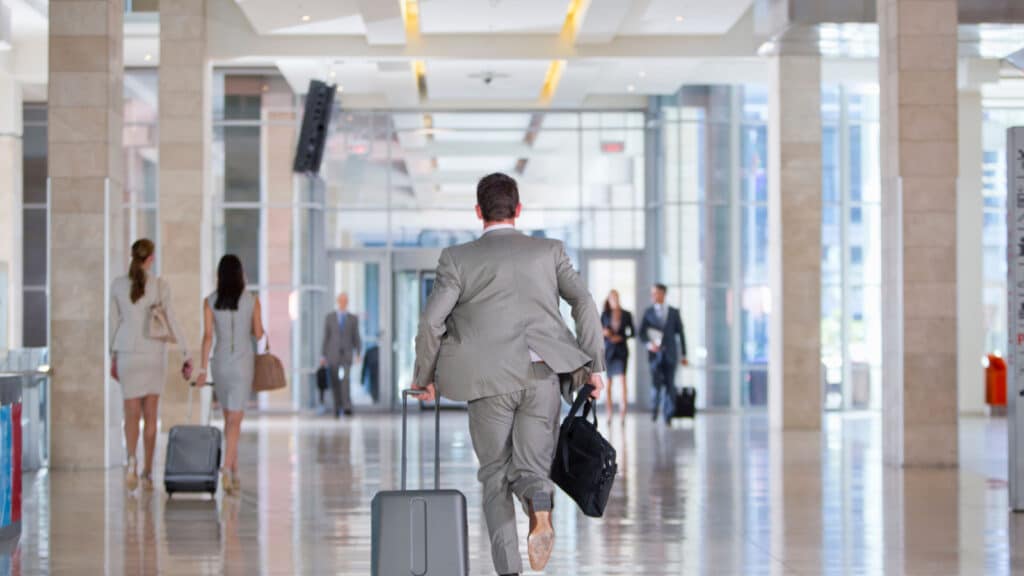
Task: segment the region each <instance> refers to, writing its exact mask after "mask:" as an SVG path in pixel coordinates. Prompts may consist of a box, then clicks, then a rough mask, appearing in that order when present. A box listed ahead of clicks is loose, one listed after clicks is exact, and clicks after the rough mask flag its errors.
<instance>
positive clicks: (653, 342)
mask: <svg viewBox="0 0 1024 576" xmlns="http://www.w3.org/2000/svg"><path fill="white" fill-rule="evenodd" d="M667 292H668V288H667V287H666V286H665V285H664V284H655V285H654V287H652V288H651V300H652V301H653V304H652V305H651V307H650V308H648V309H647V311H646V312H644V318H643V321H642V322H641V323H640V340H641V341H642V342H643V343H644V344H646V345H647V358H648V360H650V363H651V380H652V381H653V384H654V386H653V387H652V389H651V409H652V411H653V415H652V420H657V419H658V408H659V406H660V407H661V409H662V413H663V414H664V416H665V423H666V424H671V422H672V413H673V412H674V411H675V402H676V385H675V380H676V366H677V364H682V365H683V366H686V365H687V363H688V362H687V359H686V335H685V334H684V333H683V319H682V316H681V315H680V314H679V309H678V308H673V307H672V306H669V305H668V304H666V303H665V294H666V293H667ZM677 338H678V340H679V342H678V346H677V345H676V339H677Z"/></svg>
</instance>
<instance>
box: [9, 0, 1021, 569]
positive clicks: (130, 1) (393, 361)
mask: <svg viewBox="0 0 1024 576" xmlns="http://www.w3.org/2000/svg"><path fill="white" fill-rule="evenodd" d="M1022 50H1024V3H1022V2H1019V1H1017V0H959V1H958V0H718V1H716V2H706V1H696V0H684V1H680V0H302V1H296V2H281V1H279V0H49V1H47V0H0V574H8V573H9V574H99V573H105V574H114V575H120V574H257V573H258V574H267V575H269V574H353V575H357V574H358V575H362V574H368V573H369V572H370V548H371V530H370V501H371V499H372V498H373V495H374V494H375V493H376V492H378V491H380V490H387V489H393V488H395V487H397V485H398V484H399V481H400V478H399V476H400V458H401V426H400V423H401V419H400V407H401V390H402V389H403V388H405V387H407V386H408V385H409V384H410V383H411V381H412V370H413V361H414V354H415V350H414V337H415V333H416V327H417V322H418V319H419V313H420V310H421V309H422V307H423V305H424V303H425V301H426V299H427V298H428V295H429V292H430V289H431V287H432V285H433V282H434V279H435V276H434V268H435V266H436V264H437V260H438V256H439V254H440V252H441V250H442V249H443V248H445V247H447V246H451V245H454V244H459V243H463V242H467V241H471V240H473V239H475V238H477V237H478V236H479V235H480V232H481V230H480V222H479V221H478V220H477V218H476V215H475V214H474V211H473V206H474V204H475V195H474V192H475V186H476V182H477V180H478V179H479V178H480V177H481V176H483V175H485V174H487V173H490V172H494V171H502V172H506V173H508V174H510V175H512V176H514V177H515V178H516V179H517V180H518V182H519V187H520V191H521V193H522V202H523V216H522V218H521V220H520V221H519V222H518V227H519V228H520V229H521V230H523V231H524V232H526V233H528V234H531V235H534V236H539V237H547V238H556V239H559V240H562V241H563V242H565V245H566V247H567V250H568V252H569V254H570V256H571V258H572V260H573V262H574V264H575V266H576V267H577V268H578V269H579V270H580V272H581V274H582V275H583V277H584V279H585V280H586V282H587V283H588V285H589V287H590V290H591V292H592V295H593V296H594V299H595V304H596V305H597V306H598V307H601V306H603V305H604V301H605V298H606V296H607V294H608V293H609V291H611V290H613V289H614V290H617V291H618V292H619V294H620V295H621V298H622V303H623V306H624V308H626V309H628V310H632V311H634V315H639V314H640V313H641V312H642V311H643V310H644V309H645V308H646V307H647V306H648V305H649V296H648V294H649V292H648V289H649V287H650V286H651V285H652V284H654V283H663V284H665V285H666V286H667V287H668V302H669V303H670V304H671V305H672V306H675V307H678V308H679V310H680V311H681V314H682V318H683V323H684V326H685V330H686V338H687V343H688V346H689V355H688V359H689V365H688V366H685V367H680V368H679V370H678V372H677V376H676V378H677V384H678V385H679V386H689V387H693V388H694V389H695V390H696V392H697V408H698V413H697V416H696V417H695V418H694V419H692V420H690V419H680V420H677V421H674V422H673V423H672V425H671V426H668V427H666V426H664V425H661V424H656V423H652V422H651V419H650V415H649V408H648V394H649V391H650V390H651V378H650V375H649V373H648V371H647V369H646V366H645V362H644V358H643V356H644V350H643V348H642V346H641V345H640V344H639V343H637V342H632V343H631V344H630V347H631V350H632V354H631V355H630V360H629V364H628V372H627V384H626V390H627V392H626V397H625V398H622V397H621V396H622V393H621V389H620V388H619V387H618V384H617V383H616V384H615V386H616V387H615V389H614V396H615V402H616V403H622V402H627V403H628V406H629V414H628V415H627V416H625V417H619V415H618V413H617V412H616V413H615V415H614V416H613V417H611V418H607V419H606V417H605V406H604V405H603V402H604V401H603V400H602V402H601V404H602V405H599V406H598V407H597V408H598V414H599V415H600V424H599V426H600V429H601V431H602V432H604V433H605V434H606V436H607V437H608V438H609V440H610V441H611V442H612V444H613V445H615V447H616V449H617V450H618V456H619V475H618V477H617V478H616V481H615V486H614V489H613V491H612V495H611V500H610V502H609V506H608V509H607V511H606V513H605V516H604V518H601V519H592V518H587V517H585V516H584V515H583V514H582V513H580V512H579V511H578V509H577V508H576V506H575V505H574V504H573V502H572V501H571V500H570V499H569V498H568V497H566V496H565V495H564V494H559V495H558V496H557V498H556V503H555V530H556V534H557V540H556V546H555V552H554V554H553V556H552V560H551V563H550V564H549V566H548V569H547V573H549V574H580V575H583V574H592V575H612V574H636V575H639V574H652V575H653V574H659V575H660V574H665V575H667V574H715V575H716V576H719V575H721V576H725V575H731V574H737V575H739V574H744V575H747V574H771V575H778V574H865V575H873V574H921V575H933V574H936V575H937V574H950V575H952V574H964V575H968V574H969V575H975V574H992V575H1003V574H1018V573H1021V574H1024V549H1022V550H1020V551H1018V550H1017V549H1016V543H1017V542H1018V541H1019V542H1022V544H1024V515H1021V514H1017V513H1015V512H1013V510H1012V509H1013V508H1014V507H1015V506H1014V503H1013V492H1014V490H1016V487H1015V485H1014V487H1013V488H1011V484H1013V483H1014V479H1013V478H1012V476H1013V469H1012V463H1013V459H1012V458H1011V456H1010V454H1011V450H1012V449H1013V447H1014V446H1015V444H1014V442H1013V441H1012V439H1011V435H1012V434H1013V433H1014V432H1013V430H1014V426H1013V423H1014V421H1015V415H1016V413H1015V402H1014V400H1015V398H1014V397H1015V396H1016V394H1017V391H1018V390H1021V386H1018V384H1017V383H1015V382H1014V378H1013V374H1012V369H1011V374H1010V378H1009V385H1008V390H1007V391H1006V392H1002V389H1001V388H999V386H998V385H997V384H998V382H995V381H990V379H991V378H993V377H994V376H997V375H998V374H997V372H998V370H997V368H998V367H999V366H1004V367H1005V364H1003V362H1004V359H1007V360H1009V361H1010V364H1011V367H1012V365H1013V362H1014V361H1015V360H1014V359H1013V358H1014V354H1015V353H1016V352H1017V350H1016V349H1017V348H1018V347H1019V346H1020V343H1019V341H1017V340H1019V338H1017V339H1015V337H1014V333H1015V332H1014V328H1013V327H1014V326H1015V325H1016V324H1015V323H1014V321H1013V320H1012V319H1013V318H1015V314H1014V312H1013V310H1014V308H1013V306H1014V304H1011V302H1015V301H1014V300H1012V296H1013V293H1014V292H1015V290H1022V291H1024V284H1020V283H1018V284H1017V286H1016V287H1015V286H1014V284H1015V282H1014V281H1012V280H1008V277H1013V274H1014V273H1015V271H1014V269H1013V267H1012V266H1010V265H1009V264H1008V262H1009V261H1010V259H1011V258H1012V257H1014V255H1015V252H1016V247H1015V246H1014V245H1013V244H1014V243H1016V240H1015V239H1014V238H1016V237H1015V236H1014V234H1015V231H1014V227H1013V226H1012V225H1011V226H1008V224H1007V222H1008V218H1009V216H1008V213H1009V214H1011V215H1012V214H1014V213H1015V212H1014V211H1015V206H1014V204H1013V202H1012V200H1013V198H1014V195H1013V194H1008V188H1010V189H1012V186H1008V171H1010V170H1012V169H1014V168H1015V166H1014V162H1015V156H1014V155H1013V152H1014V150H1013V149H1012V147H1011V146H1009V144H1008V141H1007V130H1008V129H1009V128H1011V127H1014V126H1024V71H1022V70H1024V52H1020V51H1022ZM1015 54H1017V55H1016V56H1015ZM312 80H319V81H322V82H325V83H327V84H330V85H334V86H335V87H336V93H335V98H334V101H333V105H332V107H331V113H330V122H329V125H328V128H327V135H326V143H325V146H324V152H323V161H322V164H321V166H320V168H319V170H318V171H316V172H313V173H310V172H305V173H297V172H295V171H294V169H293V168H294V161H295V155H296V143H297V140H298V138H299V133H300V129H301V125H302V121H303V116H304V108H305V102H306V95H307V91H308V89H309V85H310V82H311V81H312ZM1021 146H1022V147H1024V139H1022V142H1021ZM1008 148H1011V149H1010V150H1008ZM1022 150H1024V148H1022ZM1020 161H1021V162H1024V156H1022V158H1021V159H1020ZM1021 173H1022V176H1024V164H1021ZM1021 194H1024V192H1017V196H1018V203H1019V204H1020V202H1024V201H1022V200H1019V198H1021ZM1008 197H1009V198H1010V199H1011V202H1010V203H1008V201H1007V198H1008ZM1016 208H1024V204H1020V205H1019V206H1016ZM1008 228H1009V229H1008ZM139 238H151V239H153V240H154V242H155V243H156V247H157V252H156V263H155V268H154V271H155V272H156V273H158V274H159V276H160V277H161V278H163V279H165V280H166V281H167V283H168V286H169V287H170V288H171V294H172V298H173V306H174V309H175V310H176V311H177V316H178V320H179V322H180V323H181V325H182V328H183V330H184V333H185V334H186V336H187V338H186V341H187V343H188V344H189V345H190V346H191V349H190V352H191V353H192V355H193V357H194V358H195V357H197V356H198V354H199V351H198V345H199V342H200V340H201V336H200V332H201V323H202V305H201V303H202V300H203V298H204V297H205V296H206V295H207V294H210V293H211V292H212V291H213V290H214V287H215V284H216V266H217V262H218V260H219V259H220V258H221V256H223V255H224V254H237V255H238V256H239V257H240V258H241V261H242V262H243V264H244V266H245V269H246V274H247V281H248V289H250V290H252V291H253V292H254V293H255V294H257V295H258V296H259V297H260V301H261V303H262V314H263V322H264V325H265V326H266V328H267V332H268V335H269V338H268V344H269V345H270V348H271V349H272V350H273V351H274V354H275V355H277V356H278V357H279V358H280V359H281V360H282V362H283V364H284V366H285V370H286V374H287V377H288V386H287V388H285V389H283V390H277V391H273V392H267V393H260V394H255V395H253V396H252V398H251V399H250V402H249V406H248V409H247V414H246V419H245V422H244V424H243V428H242V438H241V447H240V457H239V460H240V476H241V477H242V480H243V488H242V490H241V492H240V494H237V495H234V496H232V495H225V494H222V493H218V494H217V495H216V497H214V498H209V497H207V496H189V495H175V496H174V497H173V498H168V496H167V494H166V493H165V491H164V489H163V487H162V484H161V482H160V480H161V478H162V475H163V463H164V457H163V454H164V445H165V443H166V440H167V432H168V430H169V429H170V428H171V427H172V426H176V425H180V424H184V423H186V422H195V421H199V422H202V423H211V424H213V425H215V426H218V427H219V426H222V425H223V421H222V418H221V416H220V412H219V408H218V403H217V401H216V399H215V398H213V394H212V392H211V390H210V389H204V390H202V391H200V392H199V393H197V394H195V395H194V398H193V395H192V394H190V392H189V387H188V385H187V383H186V382H185V381H184V380H182V378H181V376H180V375H179V374H177V373H175V371H174V370H168V375H167V379H166V383H165V386H164V392H163V395H162V397H161V408H160V430H161V434H160V436H159V438H158V449H157V457H156V467H155V470H154V475H155V479H156V480H157V487H156V489H155V490H154V491H152V492H146V491H128V490H126V487H125V485H124V473H123V468H122V467H123V466H124V464H125V460H126V447H125V440H124V436H123V433H122V421H123V416H124V415H123V409H122V391H121V387H120V386H119V384H118V382H116V381H115V380H113V379H112V378H111V377H110V376H109V373H110V367H111V358H110V354H109V351H108V346H107V345H106V342H107V341H108V337H109V331H110V326H109V297H110V294H109V286H110V284H111V282H112V281H113V280H114V279H115V278H117V277H119V276H122V275H124V274H125V273H126V271H127V267H128V261H129V247H130V246H131V244H132V242H133V241H135V240H136V239H139ZM1019 256H1024V249H1021V254H1019ZM1020 280H1022V281H1024V277H1021V278H1020ZM340 292H345V293H347V294H348V295H349V297H350V300H351V304H350V309H351V311H352V312H353V313H355V314H356V315H357V316H358V317H359V320H360V330H361V335H362V339H363V350H362V351H361V352H362V354H361V355H360V358H359V360H358V362H357V364H356V365H354V366H353V367H352V368H351V374H352V376H353V378H352V384H351V396H352V400H353V403H354V414H353V415H352V416H351V417H343V418H340V419H335V418H333V417H331V414H330V413H331V412H332V411H333V406H332V405H331V399H330V394H329V393H328V394H327V395H326V398H325V397H324V396H323V395H322V394H321V393H319V392H318V389H317V369H318V363H319V359H320V352H321V346H320V342H321V338H322V336H323V334H322V332H323V325H324V322H323V319H324V316H325V315H326V314H328V313H329V312H330V311H331V310H332V309H333V306H334V301H335V295H336V294H338V293H340ZM1008 294H1010V295H1011V297H1010V298H1008ZM565 311H566V317H567V318H568V319H569V323H570V325H571V317H570V316H569V315H568V310H567V309H566V310H565ZM1018 320H1021V321H1024V315H1022V316H1021V317H1020V318H1019V319H1018ZM172 353H173V354H177V351H173V352H172ZM172 357H173V356H172ZM1000 393H1002V396H1001V397H1000ZM1007 394H1008V395H1009V396H1010V402H1009V404H1010V406H1009V408H1007V407H1006V396H1007ZM193 400H194V402H193ZM443 407H444V408H445V409H444V410H443V411H442V425H441V437H440V438H439V439H437V440H436V442H439V443H440V451H441V461H442V467H441V471H442V472H441V474H442V477H441V483H442V486H445V487H454V488H458V489H459V490H462V491H463V492H464V493H465V494H466V497H467V499H468V502H469V530H470V564H471V568H472V574H492V573H493V570H492V568H491V564H490V555H489V550H488V539H487V531H486V529H485V527H484V526H483V522H484V520H483V515H482V513H481V506H480V503H481V492H480V486H479V484H478V482H477V480H476V458H475V456H474V453H473V450H472V446H471V440H470V437H469V432H468V429H467V426H466V411H465V409H464V406H462V405H459V404H458V403H455V402H447V401H445V402H444V403H443ZM1022 418H1024V416H1022ZM1021 422H1022V423H1024V420H1021ZM1018 428H1019V429H1021V430H1024V425H1022V426H1018ZM1021 445H1022V446H1024V443H1022V444H1021ZM15 446H17V448H15ZM409 446H410V451H409V455H410V456H409V470H410V475H411V476H412V477H411V478H410V484H411V485H412V486H418V485H421V484H423V485H425V484H427V483H430V482H431V481H432V476H431V470H432V463H433V453H434V446H435V439H434V436H433V426H432V420H431V412H430V411H429V410H419V409H416V408H415V407H414V409H413V410H412V412H411V419H410V429H409ZM1021 462H1024V458H1022V459H1021ZM1021 479H1022V480H1024V475H1022V476H1021ZM1021 486H1022V488H1021V489H1022V490H1024V484H1022V485H1021ZM1022 494H1024V492H1022ZM526 527H527V520H526V517H525V516H521V517H520V534H525V532H526ZM524 548H525V546H524ZM1018 552H1020V553H1018Z"/></svg>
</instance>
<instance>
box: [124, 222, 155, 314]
mask: <svg viewBox="0 0 1024 576" xmlns="http://www.w3.org/2000/svg"><path fill="white" fill-rule="evenodd" d="M155 251H156V245H155V244H153V241H152V240H150V239H149V238H140V239H138V240H136V241H135V242H134V243H133V244H132V263H131V265H129V266H128V278H130V279H131V281H132V291H131V297H132V304H134V303H136V302H138V301H139V298H142V297H143V296H145V295H146V269H145V268H143V267H142V266H143V265H144V264H145V263H146V260H149V257H150V256H152V255H153V252H155Z"/></svg>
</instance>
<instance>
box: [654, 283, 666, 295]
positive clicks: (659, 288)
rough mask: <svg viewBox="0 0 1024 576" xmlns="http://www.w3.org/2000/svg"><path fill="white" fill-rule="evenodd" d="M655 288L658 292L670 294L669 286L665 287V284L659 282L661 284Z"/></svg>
mask: <svg viewBox="0 0 1024 576" xmlns="http://www.w3.org/2000/svg"><path fill="white" fill-rule="evenodd" d="M654 287H655V288H657V289H658V290H661V291H662V292H664V293H665V294H668V286H665V285H664V284H662V283H660V282H659V283H657V284H655V285H654Z"/></svg>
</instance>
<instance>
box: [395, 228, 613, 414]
mask: <svg viewBox="0 0 1024 576" xmlns="http://www.w3.org/2000/svg"><path fill="white" fill-rule="evenodd" d="M559 296H561V297H562V298H564V299H565V301H566V302H568V303H569V304H570V305H571V306H572V316H573V319H574V320H575V322H576V337H575V338H574V337H573V335H572V333H571V332H570V331H569V328H568V326H566V325H565V321H564V320H563V319H562V315H561V313H560V312H559ZM530 350H533V351H534V352H536V353H537V354H538V355H540V357H541V358H543V360H544V362H546V363H547V364H548V366H550V367H551V368H552V369H553V370H554V371H555V372H558V373H559V374H567V373H571V372H574V371H576V370H577V369H579V368H581V367H584V366H588V367H589V368H590V370H591V371H593V372H601V371H604V339H603V337H602V332H601V318H600V316H599V315H598V313H597V306H596V305H595V304H594V300H593V298H591V296H590V292H589V291H588V290H587V287H586V285H585V284H584V282H583V279H582V278H580V275H579V273H577V272H576V270H575V269H573V267H572V262H571V261H570V260H569V257H568V256H567V255H566V253H565V246H564V245H563V244H562V243H561V242H559V241H557V240H546V239H541V238H532V237H529V236H526V235H524V234H521V233H519V232H517V231H515V230H511V229H508V230H496V231H493V232H490V233H488V234H485V235H484V236H482V237H481V238H480V239H478V240H476V241H473V242H470V243H468V244H463V245H461V246H453V247H451V248H447V249H445V250H444V251H443V252H442V253H441V259H440V261H439V262H438V266H437V279H436V280H435V282H434V289H433V292H431V294H430V299H429V301H428V302H427V305H426V308H425V309H424V311H423V315H422V316H421V317H420V325H419V333H418V334H417V336H416V369H415V374H414V379H415V382H416V384H417V385H421V386H422V385H426V384H428V383H430V382H435V383H436V384H437V386H438V390H439V391H440V393H441V394H442V395H443V396H445V397H447V398H450V399H452V400H460V401H462V400H466V401H468V400H475V399H477V398H485V397H487V396H495V395H498V394H506V393H509V392H514V391H516V390H520V389H522V388H523V387H525V386H526V385H527V383H528V381H529V374H530V362H531V360H530Z"/></svg>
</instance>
